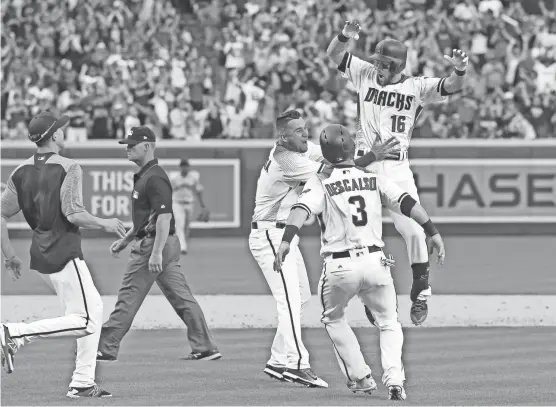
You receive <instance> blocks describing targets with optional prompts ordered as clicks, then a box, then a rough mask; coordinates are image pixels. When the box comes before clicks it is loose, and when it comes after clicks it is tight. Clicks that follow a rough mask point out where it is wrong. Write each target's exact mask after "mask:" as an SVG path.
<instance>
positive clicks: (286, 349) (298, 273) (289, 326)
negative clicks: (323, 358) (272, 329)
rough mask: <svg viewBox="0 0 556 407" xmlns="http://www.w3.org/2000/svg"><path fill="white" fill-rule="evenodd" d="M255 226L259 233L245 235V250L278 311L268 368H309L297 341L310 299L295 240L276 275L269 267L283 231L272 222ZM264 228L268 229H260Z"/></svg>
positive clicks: (303, 346)
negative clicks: (249, 254)
mask: <svg viewBox="0 0 556 407" xmlns="http://www.w3.org/2000/svg"><path fill="white" fill-rule="evenodd" d="M258 226H259V229H252V230H251V234H250V235H249V249H250V250H251V254H252V255H253V257H254V258H255V260H256V261H257V263H258V264H259V267H260V268H261V271H262V272H263V275H264V277H265V278H266V281H267V283H268V286H269V288H270V291H271V292H272V295H273V296H274V299H275V300H276V308H277V310H278V327H277V329H276V335H275V337H274V341H273V343H272V348H271V351H270V359H269V361H268V364H269V365H272V366H276V367H287V368H289V369H306V368H309V367H310V364H309V352H307V349H306V348H305V345H304V344H303V340H302V338H301V317H302V310H303V306H304V304H305V303H306V302H307V301H309V299H310V298H311V290H310V288H309V279H308V277H307V270H306V269H305V262H304V261H303V257H302V256H301V252H300V251H299V247H298V244H299V238H298V237H296V238H295V239H294V240H293V241H292V243H291V246H290V252H289V253H288V255H287V256H286V259H285V261H284V263H283V265H282V272H281V273H277V272H276V271H274V269H273V263H274V258H275V254H276V251H277V250H278V247H279V245H280V242H281V241H282V235H283V234H284V229H278V228H276V227H275V223H273V222H258ZM264 227H268V229H261V228H264Z"/></svg>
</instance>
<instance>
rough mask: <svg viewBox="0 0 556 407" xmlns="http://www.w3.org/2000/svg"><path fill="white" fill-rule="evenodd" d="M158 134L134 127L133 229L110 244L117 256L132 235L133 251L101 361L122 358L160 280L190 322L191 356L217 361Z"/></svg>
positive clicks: (129, 141) (105, 331) (129, 147)
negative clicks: (183, 256) (183, 266)
mask: <svg viewBox="0 0 556 407" xmlns="http://www.w3.org/2000/svg"><path fill="white" fill-rule="evenodd" d="M155 141H156V138H155V135H154V133H153V132H152V130H151V129H149V128H148V127H145V126H141V127H133V128H132V129H131V131H130V132H129V133H128V135H127V138H126V139H124V140H121V141H120V144H126V152H127V158H128V160H129V161H132V162H134V163H135V164H137V165H138V166H139V168H140V170H139V172H138V173H137V174H135V176H134V178H133V185H134V186H133V192H132V195H131V201H132V217H133V228H132V229H130V230H129V232H128V233H127V235H126V237H124V238H123V239H120V240H117V241H115V242H114V243H112V245H111V246H110V251H111V252H112V254H113V255H116V256H117V254H118V253H119V252H120V251H122V250H123V249H125V248H126V247H127V245H128V244H129V243H131V241H132V240H134V243H133V246H132V248H131V255H130V258H129V262H128V264H127V270H126V272H125V275H124V279H123V282H122V286H121V287H120V290H119V292H118V301H117V302H116V308H115V309H114V311H113V312H112V314H111V315H110V318H109V319H108V321H106V323H105V324H104V325H103V326H102V332H101V337H100V343H99V346H98V353H97V360H106V361H112V360H116V359H117V357H118V351H119V348H120V343H121V341H122V339H123V337H124V336H125V334H126V333H127V331H128V330H129V328H130V327H131V324H132V322H133V318H135V315H136V314H137V311H138V310H139V307H140V306H141V304H142V303H143V300H144V299H145V297H146V296H147V293H148V292H149V290H150V289H151V287H152V285H153V283H154V282H155V281H156V283H157V284H158V286H159V287H160V289H161V290H162V292H163V293H164V295H165V296H166V298H167V299H168V301H169V302H170V304H171V305H172V307H173V308H174V310H175V311H176V312H177V314H178V316H179V317H180V318H181V319H182V320H183V322H184V323H185V325H186V326H187V337H188V339H189V343H190V345H191V353H190V354H189V355H187V356H185V357H184V358H182V359H185V360H216V359H220V358H221V357H222V355H221V354H220V352H219V351H218V348H217V346H216V345H215V343H214V341H213V339H212V336H211V334H210V331H209V328H208V326H207V323H206V321H205V316H204V314H203V311H202V310H201V307H200V306H199V304H198V303H197V301H196V300H195V298H194V297H193V294H192V293H191V290H190V288H189V286H188V285H187V281H186V280H185V277H184V275H183V273H182V272H181V270H180V243H179V240H178V238H177V237H176V235H175V226H174V215H173V213H172V186H171V184H170V181H169V179H168V175H167V174H166V172H165V171H164V170H163V169H162V168H161V167H160V166H159V165H158V160H157V159H156V158H154V149H155Z"/></svg>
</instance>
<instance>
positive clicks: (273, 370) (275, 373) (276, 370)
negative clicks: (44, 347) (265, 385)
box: [263, 364, 292, 382]
mask: <svg viewBox="0 0 556 407" xmlns="http://www.w3.org/2000/svg"><path fill="white" fill-rule="evenodd" d="M285 370H286V368H285V367H278V366H272V365H268V364H267V365H266V366H265V368H264V369H263V372H265V373H266V374H267V375H269V376H270V377H272V378H273V379H276V380H280V381H281V382H291V381H292V380H291V379H289V378H287V377H284V371H285Z"/></svg>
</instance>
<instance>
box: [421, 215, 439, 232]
mask: <svg viewBox="0 0 556 407" xmlns="http://www.w3.org/2000/svg"><path fill="white" fill-rule="evenodd" d="M421 227H422V228H423V230H424V231H425V233H426V234H427V235H428V236H434V235H436V234H438V233H439V232H438V229H436V227H435V226H434V225H433V223H432V220H430V219H429V220H428V221H426V222H425V223H423V224H422V225H421Z"/></svg>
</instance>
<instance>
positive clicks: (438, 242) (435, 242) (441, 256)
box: [428, 233, 446, 266]
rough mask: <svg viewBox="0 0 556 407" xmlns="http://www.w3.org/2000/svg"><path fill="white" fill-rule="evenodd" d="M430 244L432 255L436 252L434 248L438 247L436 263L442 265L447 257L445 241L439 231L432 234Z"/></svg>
mask: <svg viewBox="0 0 556 407" xmlns="http://www.w3.org/2000/svg"><path fill="white" fill-rule="evenodd" d="M428 246H429V254H430V255H432V254H433V253H434V250H435V249H436V253H437V255H438V257H437V259H436V264H440V265H441V266H442V265H443V264H444V260H445V258H446V249H445V248H444V241H443V240H442V236H440V233H437V234H436V235H434V236H431V237H430V238H429V239H428Z"/></svg>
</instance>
